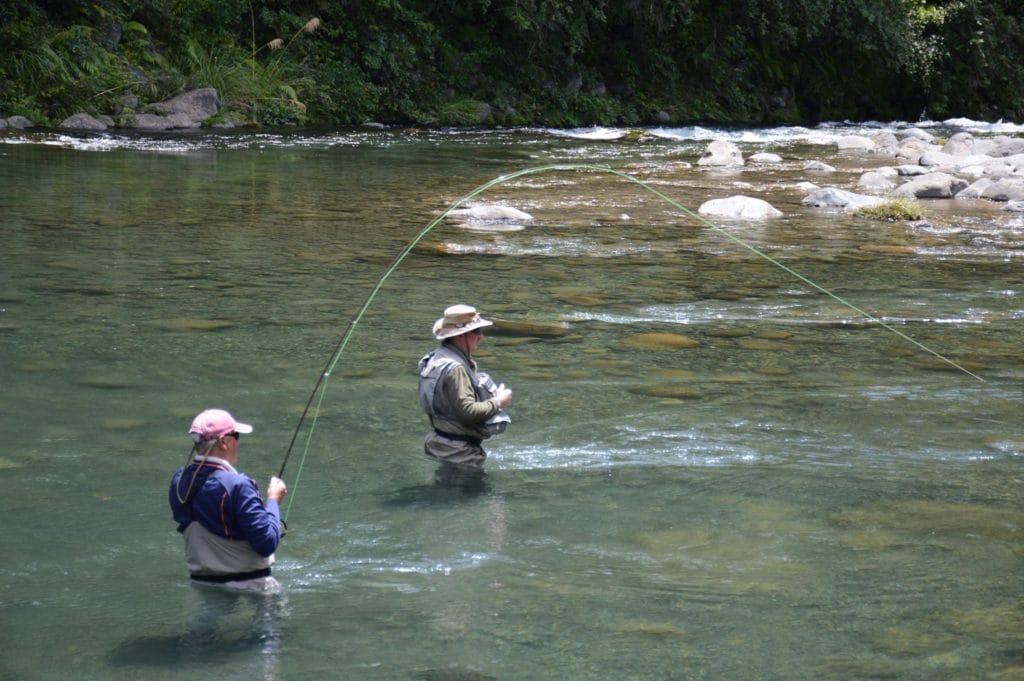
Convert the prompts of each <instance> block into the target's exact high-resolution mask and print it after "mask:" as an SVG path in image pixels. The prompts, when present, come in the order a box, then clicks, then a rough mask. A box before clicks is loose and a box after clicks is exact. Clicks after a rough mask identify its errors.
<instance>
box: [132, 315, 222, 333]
mask: <svg viewBox="0 0 1024 681" xmlns="http://www.w3.org/2000/svg"><path fill="white" fill-rule="evenodd" d="M150 324H152V325H153V326H155V327H157V328H160V329H163V330H164V331H220V330H222V329H229V328H231V327H232V326H234V324H232V323H231V322H229V321H226V320H223V319H188V318H186V319H156V320H153V321H151V322H150Z"/></svg>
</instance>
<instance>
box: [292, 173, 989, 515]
mask: <svg viewBox="0 0 1024 681" xmlns="http://www.w3.org/2000/svg"><path fill="white" fill-rule="evenodd" d="M558 171H594V172H599V173H609V174H611V175H615V176H617V177H620V178H622V179H624V180H628V181H630V182H633V183H635V184H638V185H640V186H641V187H642V188H643V189H645V190H647V191H649V192H650V193H652V194H654V195H655V196H657V197H658V198H660V199H662V200H663V201H665V202H666V203H668V204H669V205H671V206H672V207H673V208H676V209H677V210H679V211H681V212H683V213H684V214H686V215H688V216H689V217H691V218H693V219H694V220H696V221H697V222H699V223H701V224H702V225H704V226H705V227H708V228H709V229H711V230H713V231H715V232H717V233H718V234H721V235H723V236H725V237H726V238H727V239H729V240H730V241H732V242H734V243H736V244H738V245H739V246H741V247H743V248H745V249H746V250H748V251H750V252H751V253H753V254H754V255H756V256H758V257H759V258H763V259H764V260H767V261H768V262H769V263H771V264H772V265H775V266H776V267H778V268H779V269H781V270H783V271H785V272H787V273H788V274H790V275H791V276H793V277H795V278H796V279H799V280H800V281H801V282H803V283H804V284H806V285H808V286H810V287H811V288H813V289H815V290H816V291H819V292H820V293H823V294H825V295H827V296H829V297H830V298H832V299H834V300H836V301H838V302H839V303H840V304H842V305H844V306H845V307H847V308H849V309H851V310H853V311H854V312H856V313H857V314H858V315H860V316H862V317H864V318H866V319H868V320H870V321H872V322H874V323H876V324H878V325H879V326H881V327H882V328H884V329H887V330H888V331H891V332H892V333H895V334H896V335H897V336H899V337H901V338H903V339H904V340H906V341H908V342H910V343H912V344H913V345H915V346H917V347H918V348H920V349H921V350H924V351H926V352H928V353H929V354H931V355H933V356H935V357H937V358H938V359H940V360H942V361H943V362H945V363H946V364H949V365H950V366H952V367H954V368H956V369H958V370H959V371H962V372H963V373H965V374H967V375H968V376H971V377H972V378H975V379H977V380H979V381H981V382H982V383H984V382H985V379H983V378H982V377H981V376H979V375H977V374H975V373H974V372H972V371H970V370H968V369H967V368H965V367H964V366H962V365H960V364H958V363H957V362H955V361H953V360H952V359H950V358H948V357H946V356H945V355H942V354H940V353H938V352H936V351H935V350H933V349H931V348H929V347H928V346H926V345H925V344H923V343H921V342H920V341H917V340H915V339H914V338H911V337H910V336H908V335H907V334H905V333H903V332H902V331H900V330H899V329H897V328H896V327H894V326H893V325H892V324H889V323H887V322H885V321H884V320H882V319H879V318H878V317H876V316H874V315H872V314H871V313H869V312H867V311H865V310H863V309H861V308H860V307H858V306H856V305H854V304H853V303H850V302H849V301H847V300H845V299H843V298H841V297H840V296H838V295H836V294H835V293H833V292H832V291H829V290H828V289H826V288H825V287H823V286H821V285H819V284H817V283H815V282H814V281H812V280H810V279H808V278H807V277H805V276H804V275H802V274H800V273H799V272H797V271H795V270H794V269H792V268H791V267H789V266H787V265H785V264H783V263H781V262H779V261H778V260H776V259H775V258H773V257H771V256H770V255H768V254H767V253H765V252H763V251H761V250H760V249H758V248H756V247H754V246H752V245H750V244H748V243H747V242H746V241H744V240H743V239H740V238H739V237H738V236H736V235H735V234H732V233H731V232H729V231H728V230H726V229H724V228H722V227H719V226H718V225H716V224H714V223H713V222H711V221H710V220H708V219H707V218H705V217H704V216H702V215H700V214H698V213H695V212H694V211H692V210H690V209H689V208H687V207H686V206H684V205H682V204H681V203H679V202H678V201H676V200H675V199H673V198H672V197H670V196H666V195H665V194H663V193H662V192H660V191H658V190H657V189H655V188H654V187H651V186H650V185H648V184H646V183H645V182H643V181H642V180H640V179H638V178H636V177H633V176H632V175H630V174H628V173H624V172H622V171H619V170H615V169H613V168H608V167H605V166H597V165H590V164H586V163H570V164H553V165H545V166H539V167H536V168H526V169H524V170H519V171H516V172H514V173H511V174H508V175H499V176H498V177H496V178H494V179H492V180H490V181H488V182H485V183H484V184H482V185H480V186H479V187H477V188H476V189H474V190H473V191H471V192H469V193H468V194H466V195H465V196H463V197H462V198H460V199H458V200H457V201H455V202H454V203H452V204H451V205H450V206H448V208H446V209H445V211H444V212H443V213H441V214H440V215H438V216H437V217H436V218H435V219H434V220H432V221H431V222H430V224H428V225H427V226H426V227H424V228H423V229H422V230H420V232H419V233H418V234H416V236H415V237H413V239H412V240H411V241H409V243H408V244H406V246H405V248H403V249H402V250H401V251H400V252H399V253H398V255H396V256H395V258H394V260H392V261H391V264H389V265H388V266H387V268H386V269H385V270H384V273H383V274H382V275H381V276H380V278H379V279H378V280H377V283H376V284H374V285H373V288H371V289H370V292H369V294H368V295H367V296H366V300H365V301H364V302H363V304H362V306H361V307H360V308H359V310H358V311H357V312H356V314H355V315H353V317H352V318H351V319H350V320H349V323H348V326H347V328H346V330H345V332H344V333H343V334H341V337H340V338H339V339H338V343H337V344H336V345H335V347H334V350H333V351H332V352H331V354H330V356H329V357H328V359H327V363H326V364H325V365H324V369H323V371H321V372H320V375H319V376H318V377H317V381H316V384H315V385H314V386H313V390H312V391H311V392H310V395H309V399H308V400H306V406H305V408H304V409H303V410H302V415H301V416H299V421H298V423H297V424H296V425H295V432H294V433H292V438H291V441H290V442H289V443H288V449H287V451H286V452H285V455H284V460H283V461H282V462H281V469H280V471H279V472H278V477H282V476H283V475H284V469H285V467H286V466H287V465H288V459H289V458H290V457H291V454H292V450H293V449H294V447H295V443H296V441H297V440H298V437H299V433H300V432H301V430H302V425H303V423H305V421H306V417H307V416H308V415H309V412H310V408H311V407H312V406H313V402H314V400H315V401H316V410H315V412H314V414H313V418H312V420H311V421H310V425H309V432H308V433H307V434H306V442H305V446H304V447H303V452H302V458H301V460H300V463H299V472H298V473H296V475H295V482H294V483H293V485H292V486H293V487H297V486H298V482H299V477H300V476H301V474H302V466H303V464H304V463H305V460H306V455H307V454H308V453H309V446H310V443H311V442H312V440H313V432H314V431H315V429H316V421H317V418H318V417H319V414H320V406H321V405H322V404H323V400H324V395H325V394H326V392H327V383H328V379H329V378H330V375H331V372H332V371H334V367H335V366H336V365H337V363H338V361H339V360H340V359H341V356H342V354H343V353H344V351H345V348H346V346H347V345H348V342H349V339H351V338H352V334H353V333H354V332H355V330H356V326H358V325H359V322H360V320H362V318H363V315H365V314H366V311H367V310H368V309H369V307H370V305H371V304H373V301H374V299H375V298H376V297H377V294H378V293H379V292H380V290H381V287H382V286H383V285H384V282H385V281H387V279H388V277H390V276H391V274H392V273H393V272H394V271H395V270H396V269H398V266H399V265H400V264H401V263H402V261H403V260H405V257H406V256H407V255H409V253H411V252H412V250H413V248H415V247H416V245H417V244H418V243H419V242H420V241H421V240H422V239H423V237H425V236H426V235H427V234H429V233H430V232H431V231H432V230H433V229H434V228H435V227H436V226H437V225H438V224H440V223H441V221H442V220H444V219H445V218H446V217H448V215H449V214H450V213H451V212H452V211H453V210H455V209H456V208H458V207H459V206H460V205H462V204H463V203H465V202H467V201H469V200H470V199H473V198H475V197H476V196H479V195H480V194H482V193H484V192H485V191H487V190H488V189H490V188H492V187H496V186H498V185H500V184H503V183H505V182H509V181H510V180H514V179H516V178H519V177H523V176H525V175H536V174H539V173H547V172H558ZM318 396H319V399H318ZM292 499H293V495H289V497H288V506H287V508H286V509H285V514H284V517H285V518H287V515H288V511H289V510H290V509H291V502H292Z"/></svg>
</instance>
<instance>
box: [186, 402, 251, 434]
mask: <svg viewBox="0 0 1024 681" xmlns="http://www.w3.org/2000/svg"><path fill="white" fill-rule="evenodd" d="M188 432H189V435H192V436H193V439H195V440H196V441H201V440H214V439H216V438H218V437H222V436H224V435H227V434H228V433H243V434H247V433H251V432H252V426H250V425H249V424H248V423H241V422H239V421H236V420H235V417H234V416H232V415H231V414H229V413H228V412H226V411H224V410H223V409H207V410H206V411H204V412H201V413H200V414H199V415H198V416H196V417H195V418H194V419H192V427H191V428H189V429H188ZM197 438H198V439H197Z"/></svg>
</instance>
